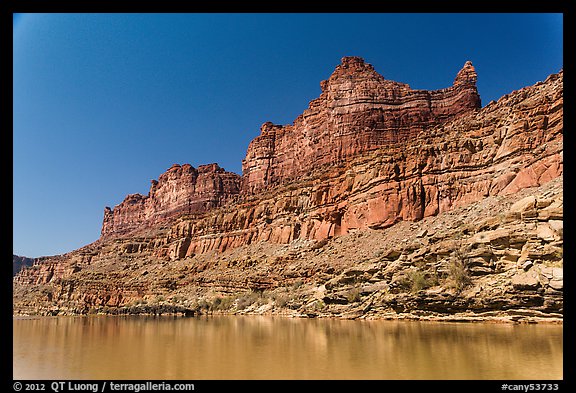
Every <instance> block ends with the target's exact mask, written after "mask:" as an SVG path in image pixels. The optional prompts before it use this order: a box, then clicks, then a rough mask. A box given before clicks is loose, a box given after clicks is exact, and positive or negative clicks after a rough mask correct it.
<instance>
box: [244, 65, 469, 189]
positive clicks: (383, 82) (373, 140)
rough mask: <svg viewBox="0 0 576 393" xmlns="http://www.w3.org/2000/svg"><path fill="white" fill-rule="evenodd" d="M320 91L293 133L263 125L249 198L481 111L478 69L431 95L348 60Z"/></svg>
mask: <svg viewBox="0 0 576 393" xmlns="http://www.w3.org/2000/svg"><path fill="white" fill-rule="evenodd" d="M320 85H321V88H322V93H321V94H320V97H319V98H317V99H315V100H313V101H312V102H310V105H309V107H308V109H306V110H305V111H304V113H303V114H302V115H300V116H298V118H296V120H295V121H294V123H293V124H292V125H286V126H280V125H275V124H272V123H269V122H268V123H265V124H264V125H262V127H261V133H260V136H258V137H257V138H255V139H254V140H253V141H252V142H251V143H250V145H249V147H248V151H247V153H246V158H245V159H244V161H243V163H242V170H243V176H244V184H243V189H244V192H246V193H255V192H258V191H260V190H262V189H266V188H270V187H271V186H276V185H278V184H285V183H287V182H289V181H291V180H294V179H296V178H298V177H301V176H302V175H308V174H310V173H311V172H312V171H314V170H319V169H320V168H322V167H323V166H325V165H335V164H342V163H343V162H346V161H348V160H349V159H351V158H353V157H356V156H358V155H361V154H362V153H365V152H367V151H370V150H374V149H376V148H378V147H381V146H385V145H398V144H403V143H407V142H408V141H410V140H413V139H414V138H415V137H416V136H417V135H419V134H420V133H421V132H422V131H424V130H429V129H430V128H431V127H433V126H435V125H438V124H442V123H444V122H446V121H448V120H450V119H452V118H454V117H455V116H457V115H461V114H464V113H470V112H474V111H475V110H476V109H478V108H480V96H479V95H478V91H477V89H476V71H475V70H474V67H473V66H472V63H471V62H466V64H465V65H464V68H463V69H462V70H461V71H460V72H459V73H458V75H457V76H456V79H455V81H454V85H453V86H451V87H448V88H446V89H441V90H435V91H427V90H413V89H411V88H410V86H408V85H407V84H405V83H399V82H394V81H391V80H387V79H385V78H384V77H383V76H382V75H380V74H378V73H377V72H376V71H375V70H374V68H373V67H372V65H370V64H368V63H365V62H364V60H363V59H361V58H359V57H344V58H343V59H342V63H341V64H340V65H338V66H337V67H336V69H335V70H334V72H333V73H332V75H331V76H330V78H328V80H325V81H322V82H321V84H320Z"/></svg>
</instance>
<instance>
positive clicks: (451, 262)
mask: <svg viewBox="0 0 576 393" xmlns="http://www.w3.org/2000/svg"><path fill="white" fill-rule="evenodd" d="M471 282H472V281H471V278H470V273H469V272H468V263H467V258H466V256H465V254H464V252H463V249H462V248H459V249H457V250H455V251H454V253H453V254H452V256H451V257H450V258H449V259H448V275H447V277H446V285H447V286H448V287H450V288H454V289H456V290H457V291H461V290H463V289H464V288H466V287H467V286H468V285H470V284H471Z"/></svg>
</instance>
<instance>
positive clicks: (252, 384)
mask: <svg viewBox="0 0 576 393" xmlns="http://www.w3.org/2000/svg"><path fill="white" fill-rule="evenodd" d="M570 5H571V4H570V2H568V1H555V0H547V1H545V2H519V1H518V2H515V1H509V2H507V3H506V2H504V1H502V0H500V1H494V0H484V1H476V2H470V1H465V2H462V1H460V2H452V1H442V0H436V1H427V2H421V3H416V4H415V3H414V2H413V1H410V2H401V1H395V2H389V3H387V2H384V1H381V2H364V3H362V4H360V3H358V2H349V3H347V4H330V5H329V6H326V5H325V6H322V5H316V7H313V6H311V5H310V4H306V3H304V4H298V3H296V2H291V3H289V4H278V3H273V2H270V3H268V4H267V5H264V6H262V5H258V6H257V5H255V4H245V3H244V2H233V3H231V4H228V5H225V4H224V3H220V2H210V3H208V2H196V1H186V0H163V1H159V2H146V1H136V0H133V1H126V0H116V1H115V0H76V1H62V0H2V1H0V10H1V19H0V26H2V27H1V28H2V32H1V33H0V37H1V38H0V39H1V44H0V48H1V51H2V54H1V55H0V58H1V59H2V61H1V64H2V65H1V67H0V72H1V76H2V82H1V84H0V86H1V88H0V89H1V94H2V95H1V98H0V102H1V104H2V105H1V108H2V112H1V114H0V119H1V121H2V125H3V129H4V130H5V131H4V132H3V133H2V135H3V137H4V138H6V139H7V140H6V141H5V142H4V143H3V144H2V145H3V147H5V148H6V150H8V151H6V152H5V153H4V155H2V157H3V158H4V159H5V160H6V161H8V159H10V161H9V162H7V163H6V164H5V165H4V166H3V168H4V170H5V172H8V170H10V173H9V174H6V175H5V176H4V184H7V183H8V181H7V180H6V179H7V178H10V179H11V180H13V179H12V174H13V171H12V169H13V166H12V165H13V161H12V159H11V158H12V146H13V140H12V130H13V119H12V116H11V115H9V114H8V113H9V111H11V110H12V105H11V103H12V89H13V84H12V83H11V82H10V83H9V81H11V80H12V78H11V76H12V74H13V62H12V61H11V60H12V53H13V40H12V41H11V42H12V43H10V44H9V43H8V38H9V37H12V34H13V22H12V20H11V19H12V13H27V12H28V13H29V12H38V13H55V12H64V13H70V12H83V13H100V12H126V13H134V12H136V13H150V12H158V13H170V12H178V13H181V12H217V13H220V12H233V13H238V12H242V13H244V12H257V13H269V12H274V13H276V12H330V13H334V12H348V13H363V12H408V13H414V12H418V13H437V12H446V13H460V12H463V13H468V12H473V13H479V12H481V13H484V12H514V13H516V12H520V13H530V12H555V13H563V14H564V41H565V47H566V46H567V47H569V48H570V47H573V44H572V46H571V45H570V44H567V43H568V42H571V41H572V40H573V37H575V36H576V32H575V31H574V14H573V13H572V12H571V11H572V9H571V7H570ZM9 18H10V19H9ZM572 52H573V50H572V51H568V54H569V56H572V55H573V53H572ZM564 53H565V54H566V51H565V52H564ZM565 57H566V56H564V58H565ZM564 64H565V65H564V69H565V71H566V72H565V82H566V81H567V82H568V83H565V86H568V90H569V94H568V95H566V94H565V97H564V100H565V107H567V108H568V110H565V111H564V114H565V115H567V116H565V124H566V125H567V126H566V125H565V128H566V129H568V130H570V131H573V130H574V127H573V126H572V125H573V124H574V121H573V113H574V110H573V105H574V101H573V100H572V99H571V96H572V94H571V93H570V91H571V90H570V88H571V86H572V85H573V80H574V77H573V76H572V72H571V71H573V69H572V65H571V64H568V63H567V62H566V59H565V60H564ZM565 91H566V88H565ZM566 120H567V121H566ZM570 134H571V132H569V135H568V140H569V141H570V139H571V135H570ZM568 146H574V145H573V144H571V143H570V142H568ZM565 158H567V160H565V163H564V164H565V165H566V163H568V166H570V165H571V158H572V157H571V155H570V154H568V155H567V156H566V157H565ZM571 173H573V172H572V171H571V170H570V169H568V170H564V176H568V177H570V175H571ZM11 183H12V182H11ZM567 184H571V183H570V181H569V180H568V182H567ZM569 191H570V190H569ZM0 195H2V196H3V198H2V199H3V206H7V205H8V204H9V203H11V202H12V198H13V194H12V193H11V192H10V193H9V192H8V190H3V192H2V194H0ZM566 195H568V196H570V195H571V193H570V192H569V193H567V194H566ZM569 200H570V199H567V201H569ZM573 209H574V207H573V205H571V204H570V203H566V204H565V210H566V212H565V216H566V217H571V216H573V215H572V214H573V213H574V212H573ZM565 221H568V223H570V220H565ZM565 233H566V236H567V238H570V234H571V230H570V227H569V226H568V227H567V228H565ZM5 238H7V237H5ZM569 244H570V247H568V248H567V249H565V250H564V255H565V258H566V259H567V260H568V261H569V262H568V263H567V264H565V265H564V267H565V269H566V271H567V272H568V274H567V277H569V278H568V279H567V280H566V284H567V285H566V286H565V292H564V310H565V311H564V348H566V349H567V350H565V351H564V379H563V380H561V381H557V380H551V381H531V380H526V381H521V380H512V381H506V380H440V381H436V380H433V381H430V380H383V381H341V380H329V381H325V380H290V381H277V380H276V381H265V380H262V381H244V380H242V381H234V380H225V381H214V380H198V381H153V382H157V383H160V382H166V383H170V384H172V385H173V384H176V383H182V382H192V383H194V385H195V391H208V390H214V389H246V388H249V389H251V390H252V391H270V389H273V388H274V387H275V386H278V384H281V385H282V387H284V386H285V387H287V388H298V389H324V388H332V389H333V388H336V389H337V390H340V389H342V390H354V389H359V388H364V387H365V388H370V387H372V386H374V385H376V387H384V388H391V389H395V390H396V389H407V390H411V389H426V390H434V391H436V390H444V391H458V392H462V391H463V390H464V389H466V388H468V389H469V388H473V389H481V390H482V391H486V392H492V391H497V392H501V391H503V390H502V385H503V384H516V385H519V384H521V385H529V384H531V383H532V384H536V383H546V384H549V383H550V384H558V386H559V390H558V391H564V390H565V389H566V388H568V387H569V386H572V385H573V383H572V380H573V374H574V370H573V369H572V367H573V364H574V362H573V360H572V356H573V350H574V348H576V346H575V345H574V340H573V338H572V337H573V334H572V332H573V323H572V322H573V321H572V300H571V299H572V295H571V292H572V290H573V285H572V284H571V282H570V281H571V279H570V278H572V277H575V276H574V265H573V261H574V258H573V250H572V249H571V245H572V244H571V243H569ZM8 249H9V247H8V246H6V247H5V248H4V250H6V251H7V250H8ZM5 268H6V269H8V267H7V265H6V266H5ZM4 277H5V280H6V282H5V285H3V289H4V290H5V291H6V292H8V293H6V294H5V296H6V298H7V299H8V298H11V281H10V282H9V281H8V277H11V276H10V274H9V273H8V272H6V273H5V275H4ZM3 304H7V302H6V303H3ZM6 308H7V309H8V310H9V311H10V314H8V312H6V313H3V315H5V316H6V319H5V320H4V323H5V324H8V323H10V320H9V319H8V318H10V319H11V317H12V315H11V314H12V306H10V307H6ZM10 326H11V325H10ZM11 340H12V338H10V342H11ZM10 347H11V346H10ZM5 353H6V354H7V355H6V358H7V359H6V361H7V363H8V364H10V365H11V366H10V367H9V368H4V372H3V373H2V374H3V376H5V377H6V378H2V379H3V380H8V381H7V382H6V383H3V384H2V385H0V386H6V387H7V388H8V389H10V390H11V391H16V390H15V389H14V383H15V382H16V381H14V380H12V375H13V373H12V371H13V366H12V361H11V360H10V359H8V354H9V353H10V352H9V351H5ZM20 382H21V383H23V384H24V383H45V384H50V383H51V382H53V381H20ZM79 382H82V383H99V386H100V385H101V384H102V381H89V380H88V381H86V380H83V381H79ZM118 382H122V383H128V382H134V383H142V382H145V381H137V380H133V381H118ZM572 389H573V387H572ZM22 391H24V390H22ZM46 391H52V390H51V389H49V387H48V386H47V389H46ZM62 391H65V390H62ZM106 391H110V389H109V388H108V389H106ZM534 391H535V390H534Z"/></svg>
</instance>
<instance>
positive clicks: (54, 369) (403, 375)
mask: <svg viewBox="0 0 576 393" xmlns="http://www.w3.org/2000/svg"><path fill="white" fill-rule="evenodd" d="M13 328H14V332H13V339H14V340H13V366H14V369H13V370H14V371H13V377H14V379H52V380H54V379H115V380H117V379H147V380H148V379H158V380H159V379H192V380H197V379H394V380H396V379H442V380H449V379H539V380H543V379H546V380H549V379H562V377H563V374H562V368H563V364H562V361H563V359H562V353H563V341H562V328H563V327H562V326H561V325H546V324H544V325H540V324H539V325H509V324H483V323H442V322H414V321H358V320H356V321H346V320H330V319H297V318H280V317H264V316H222V317H220V316H218V317H196V318H172V317H142V316H139V317H104V316H94V317H51V318H50V317H46V318H14V319H13Z"/></svg>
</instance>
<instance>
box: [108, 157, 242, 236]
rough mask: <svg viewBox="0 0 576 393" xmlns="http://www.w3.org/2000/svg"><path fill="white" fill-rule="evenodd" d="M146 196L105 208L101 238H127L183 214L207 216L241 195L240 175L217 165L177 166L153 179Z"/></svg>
mask: <svg viewBox="0 0 576 393" xmlns="http://www.w3.org/2000/svg"><path fill="white" fill-rule="evenodd" d="M151 183H152V184H151V186H150V192H149V193H148V195H147V196H144V195H141V194H130V195H128V196H127V197H126V198H125V199H124V201H123V202H122V203H120V204H119V205H117V206H116V207H114V209H110V208H109V207H106V208H105V209H104V222H103V223H102V231H101V233H102V236H103V237H107V236H113V235H125V234H127V233H129V232H130V231H133V230H135V229H141V228H142V227H152V226H155V225H159V224H161V223H165V222H167V221H168V220H169V219H171V218H174V217H177V216H182V215H195V214H198V213H204V212H207V211H209V210H211V209H214V208H216V207H219V206H222V205H224V204H225V203H226V202H228V201H229V200H230V199H233V198H234V197H236V196H237V195H238V194H239V192H240V184H241V178H240V176H239V175H237V174H235V173H231V172H226V171H225V170H224V169H222V168H220V167H219V166H218V165H217V164H209V165H200V166H199V167H198V169H195V168H194V167H193V166H191V165H190V164H184V165H178V164H174V165H172V167H170V169H168V170H167V171H166V172H164V173H163V174H161V175H160V177H159V178H158V180H152V182H151Z"/></svg>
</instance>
